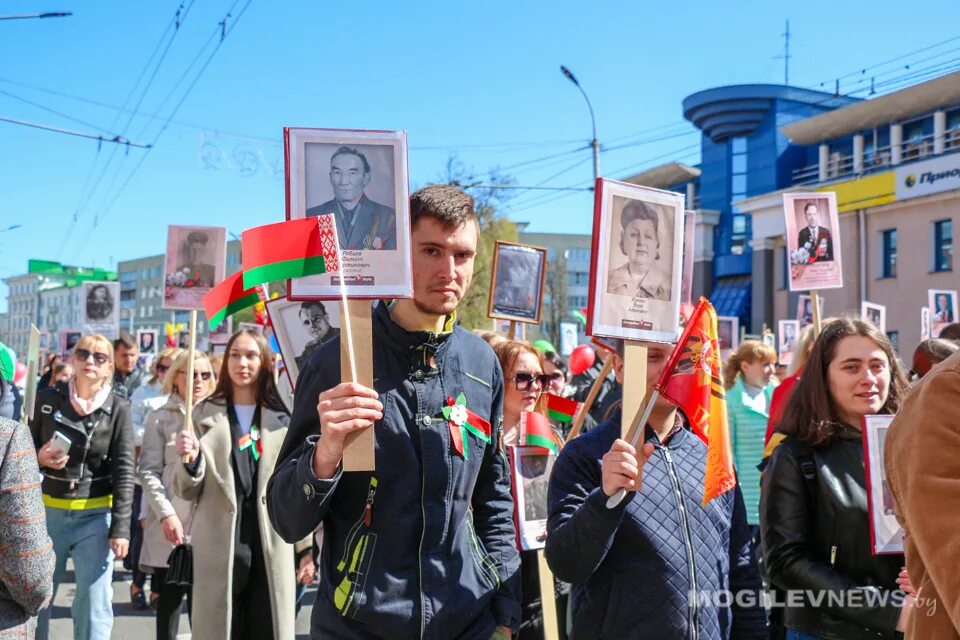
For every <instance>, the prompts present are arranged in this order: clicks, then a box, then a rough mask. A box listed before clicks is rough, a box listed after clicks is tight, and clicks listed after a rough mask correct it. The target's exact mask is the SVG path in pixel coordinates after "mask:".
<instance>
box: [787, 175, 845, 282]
mask: <svg viewBox="0 0 960 640" xmlns="http://www.w3.org/2000/svg"><path fill="white" fill-rule="evenodd" d="M783 214H784V222H785V223H786V241H787V252H788V256H789V258H790V270H789V273H788V278H789V281H790V291H807V290H812V289H839V288H841V287H843V265H842V261H841V256H840V248H841V247H840V218H839V215H838V214H837V194H836V193H834V192H832V191H822V192H814V193H785V194H783Z"/></svg>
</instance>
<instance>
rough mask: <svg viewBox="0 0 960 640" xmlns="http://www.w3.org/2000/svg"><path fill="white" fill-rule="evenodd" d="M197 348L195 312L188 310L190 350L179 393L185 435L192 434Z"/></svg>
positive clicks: (184, 458)
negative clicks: (184, 411) (184, 410)
mask: <svg viewBox="0 0 960 640" xmlns="http://www.w3.org/2000/svg"><path fill="white" fill-rule="evenodd" d="M196 348H197V310H196V309H191V310H190V348H189V349H188V350H187V354H188V355H187V380H186V382H185V383H184V384H185V385H186V387H187V388H186V389H182V390H181V393H183V394H184V396H185V400H186V405H187V415H186V418H185V419H184V421H183V430H184V431H186V432H187V433H192V432H193V364H194V363H193V360H194V353H195V352H196ZM183 461H184V463H186V462H188V460H187V456H186V455H184V456H183Z"/></svg>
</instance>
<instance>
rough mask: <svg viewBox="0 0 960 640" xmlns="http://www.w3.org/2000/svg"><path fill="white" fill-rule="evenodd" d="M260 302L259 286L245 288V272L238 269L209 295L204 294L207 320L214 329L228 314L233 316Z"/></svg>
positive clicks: (211, 328) (204, 308)
mask: <svg viewBox="0 0 960 640" xmlns="http://www.w3.org/2000/svg"><path fill="white" fill-rule="evenodd" d="M258 302H260V294H259V292H258V290H257V288H256V287H251V288H249V289H246V288H244V286H243V272H242V271H238V272H237V273H235V274H233V275H232V276H229V277H227V278H225V279H224V280H222V281H220V282H219V283H218V284H217V286H215V287H214V288H213V289H211V290H210V291H209V292H208V293H207V295H205V296H203V310H204V311H205V312H206V314H207V322H208V323H209V324H210V330H211V331H212V330H213V329H216V328H217V327H218V326H219V325H220V323H221V322H223V321H224V320H225V319H226V318H227V316H231V315H233V314H235V313H236V312H237V311H240V310H241V309H246V308H247V307H252V306H253V305H255V304H257V303H258Z"/></svg>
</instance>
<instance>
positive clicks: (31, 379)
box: [23, 324, 40, 424]
mask: <svg viewBox="0 0 960 640" xmlns="http://www.w3.org/2000/svg"><path fill="white" fill-rule="evenodd" d="M39 376H40V330H39V329H37V326H36V325H34V324H31V325H30V341H29V342H28V343H27V378H26V387H25V388H24V393H23V423H24V424H28V423H29V422H30V420H32V419H33V409H34V404H36V400H37V378H38V377H39Z"/></svg>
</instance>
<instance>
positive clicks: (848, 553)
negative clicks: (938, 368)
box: [760, 317, 910, 640]
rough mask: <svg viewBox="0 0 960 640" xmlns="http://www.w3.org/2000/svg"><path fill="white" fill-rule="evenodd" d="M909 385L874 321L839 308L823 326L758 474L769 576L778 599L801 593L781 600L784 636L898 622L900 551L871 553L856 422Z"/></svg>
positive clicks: (890, 630) (892, 404) (843, 632)
mask: <svg viewBox="0 0 960 640" xmlns="http://www.w3.org/2000/svg"><path fill="white" fill-rule="evenodd" d="M907 389H908V384H907V381H906V378H905V377H904V374H903V369H902V368H901V366H900V363H899V361H898V360H897V356H896V354H895V353H894V350H893V346H892V345H891V344H890V341H889V340H888V339H887V337H886V336H885V335H883V334H882V333H880V332H879V331H878V330H877V329H876V328H875V327H874V326H873V325H871V324H868V323H866V322H864V321H862V320H860V319H858V318H853V317H842V318H839V319H837V320H836V321H835V322H831V323H830V324H829V325H827V326H825V327H824V329H823V332H822V333H821V334H820V337H819V338H818V339H817V342H816V344H815V345H814V347H813V351H812V352H811V354H810V359H809V361H808V364H807V366H806V368H805V369H804V373H803V377H802V378H801V379H800V382H798V383H797V387H796V390H795V391H794V393H793V395H792V396H791V398H790V401H789V404H788V405H787V408H786V410H785V411H784V413H783V419H782V421H781V422H780V425H779V427H778V428H777V430H778V431H780V432H781V433H784V434H786V435H787V437H786V438H785V439H784V441H783V442H782V443H781V444H780V446H779V447H778V448H777V449H776V451H774V453H773V456H772V457H771V459H770V464H769V466H768V467H767V469H766V472H765V473H764V477H763V480H762V485H763V488H762V495H761V501H760V522H761V535H762V539H763V552H764V558H765V562H766V567H767V571H768V574H769V577H770V581H771V582H772V583H773V586H774V587H776V588H777V589H779V590H780V593H779V594H778V596H779V597H778V599H779V600H780V601H783V602H786V603H788V604H794V602H793V601H791V598H794V599H796V598H798V596H802V598H801V602H802V603H803V605H802V606H791V607H786V608H785V610H784V622H785V626H786V638H787V640H816V639H819V638H825V639H831V640H847V639H854V638H856V639H860V638H895V637H898V635H899V633H898V631H899V630H902V629H903V628H904V626H903V625H904V623H905V620H906V616H907V615H909V611H910V608H909V602H906V601H905V598H904V594H903V592H901V591H898V590H897V578H898V575H899V573H900V570H901V567H902V566H903V564H904V558H903V555H883V556H875V555H873V554H872V553H871V548H870V523H869V517H868V512H867V490H866V479H865V470H864V455H863V444H862V436H861V423H862V419H863V416H865V415H871V414H890V413H896V411H897V410H898V409H899V407H900V403H901V401H902V400H903V398H904V397H905V395H906V392H907ZM817 598H822V601H818V600H817ZM841 599H842V600H841Z"/></svg>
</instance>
